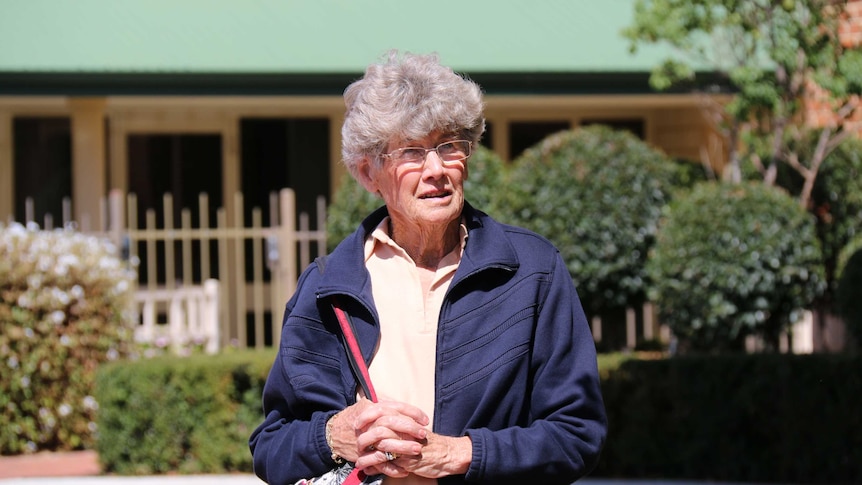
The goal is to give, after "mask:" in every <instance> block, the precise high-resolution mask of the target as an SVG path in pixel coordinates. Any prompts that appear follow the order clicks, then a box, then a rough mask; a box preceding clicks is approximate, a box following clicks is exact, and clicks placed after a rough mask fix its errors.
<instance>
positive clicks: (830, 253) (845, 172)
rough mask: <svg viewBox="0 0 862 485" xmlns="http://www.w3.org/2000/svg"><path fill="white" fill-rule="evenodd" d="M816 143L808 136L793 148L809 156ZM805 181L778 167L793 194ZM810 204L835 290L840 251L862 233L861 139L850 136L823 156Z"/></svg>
mask: <svg viewBox="0 0 862 485" xmlns="http://www.w3.org/2000/svg"><path fill="white" fill-rule="evenodd" d="M816 143H817V140H816V139H815V138H813V137H812V138H808V139H806V140H805V141H804V142H802V143H798V144H794V150H795V151H797V152H798V153H800V154H801V156H802V157H803V158H807V157H809V156H810V153H811V152H812V151H813V150H814V147H815V145H816ZM797 145H798V147H797ZM803 182H804V181H803V180H802V177H800V176H799V174H798V173H796V172H795V171H793V170H790V169H788V168H787V167H786V166H783V165H782V166H780V167H779V173H778V179H777V183H778V184H779V185H780V186H781V187H784V188H785V189H787V190H788V191H789V192H790V193H794V194H795V193H799V192H800V190H801V187H802V184H803ZM810 203H811V213H812V214H814V216H815V217H816V218H817V237H818V239H819V240H820V245H821V248H822V250H823V264H824V269H825V271H826V277H827V281H828V282H829V289H830V290H832V291H834V290H835V285H836V284H837V282H838V280H837V278H838V271H837V269H836V265H837V264H838V262H837V258H838V254H839V252H840V251H841V250H842V248H844V247H845V246H846V245H847V244H848V242H849V241H850V240H851V239H853V238H854V237H855V236H857V235H859V234H862V141H860V140H859V139H856V138H849V139H847V140H845V141H844V142H843V143H841V144H840V145H838V147H837V148H836V149H835V150H834V151H832V152H831V153H830V154H829V155H828V156H827V157H826V158H825V159H824V161H823V165H822V166H821V168H820V174H819V175H818V177H817V180H816V181H815V183H814V188H813V190H812V192H811V201H810Z"/></svg>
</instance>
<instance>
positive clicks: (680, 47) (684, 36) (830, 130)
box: [623, 0, 862, 206]
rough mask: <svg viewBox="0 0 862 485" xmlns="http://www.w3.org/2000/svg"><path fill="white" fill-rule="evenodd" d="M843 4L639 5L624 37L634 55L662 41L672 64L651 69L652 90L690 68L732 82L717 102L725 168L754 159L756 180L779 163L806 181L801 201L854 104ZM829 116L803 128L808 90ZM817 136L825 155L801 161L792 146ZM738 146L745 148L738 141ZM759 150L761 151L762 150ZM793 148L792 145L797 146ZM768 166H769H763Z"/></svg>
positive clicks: (861, 80)
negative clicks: (728, 96)
mask: <svg viewBox="0 0 862 485" xmlns="http://www.w3.org/2000/svg"><path fill="white" fill-rule="evenodd" d="M844 4H845V2H835V1H833V0H785V1H781V2H778V1H750V0H749V1H740V0H701V1H697V2H692V1H689V0H637V1H636V3H635V20H634V22H633V24H632V25H631V26H630V27H628V28H627V29H626V30H625V31H624V33H623V34H624V35H625V36H626V37H627V38H628V39H629V41H630V48H631V49H632V50H633V51H634V50H637V48H638V47H640V46H641V45H643V44H654V43H666V44H669V45H671V46H673V47H674V48H675V50H676V51H677V55H675V56H674V58H673V59H670V60H667V61H662V62H661V63H659V64H657V65H656V66H655V68H654V70H653V75H652V78H651V82H652V85H653V87H655V88H656V89H668V88H670V87H672V86H675V85H680V83H682V82H684V81H685V82H688V81H690V80H691V79H692V78H693V77H694V75H693V74H692V73H694V72H695V71H697V72H710V73H716V72H717V73H719V74H721V75H723V76H724V77H726V78H727V79H728V80H730V83H731V85H732V88H733V91H734V96H733V99H732V100H731V101H730V102H729V103H726V104H725V105H724V112H725V115H726V116H725V117H724V119H723V121H722V122H721V124H722V125H723V126H721V127H719V128H721V129H722V131H724V132H726V133H727V139H726V141H727V142H728V144H729V145H730V151H729V154H730V159H729V160H728V162H729V163H728V166H727V169H728V170H729V174H730V175H731V177H730V178H731V179H732V180H734V181H738V170H739V168H740V167H739V160H741V159H745V158H747V157H748V156H750V155H752V154H759V155H760V156H761V158H762V159H763V160H764V161H765V163H764V165H765V166H764V167H763V170H762V171H761V176H766V178H765V180H766V181H767V182H771V180H770V179H769V175H768V174H772V173H774V169H775V165H776V164H779V163H784V164H787V165H788V166H789V167H791V168H793V169H794V170H796V171H798V172H799V173H800V174H802V175H804V176H805V177H806V178H808V179H809V184H808V185H805V186H804V188H805V190H803V191H802V192H801V193H800V194H799V195H800V201H801V203H802V205H803V206H807V205H808V203H809V198H810V193H809V192H808V188H809V187H810V182H811V181H813V180H814V179H816V178H817V177H818V167H819V164H820V162H821V161H822V157H823V156H824V155H826V154H828V152H829V151H830V150H831V149H832V148H834V146H835V145H836V144H837V143H838V141H839V140H840V138H841V137H843V135H844V134H845V131H846V130H847V129H848V127H847V126H846V124H847V122H848V121H850V120H851V119H852V118H851V115H852V113H853V109H850V108H852V107H853V106H854V103H855V100H854V96H857V95H859V94H860V93H862V48H860V47H858V46H857V47H853V48H850V47H845V46H844V45H843V44H842V42H840V40H839V38H838V37H839V32H838V28H839V24H840V22H841V19H842V16H843V15H844V8H845V5H844ZM815 83H816V84H817V85H818V86H819V87H820V88H822V91H821V92H822V94H824V95H820V93H818V99H819V100H822V102H823V103H824V104H825V106H824V107H825V108H827V109H828V108H831V109H832V112H833V115H834V118H833V120H830V123H827V124H826V125H825V126H823V127H814V126H812V125H809V124H807V123H806V116H805V110H806V109H808V108H807V107H808V104H807V101H810V100H811V99H812V96H811V93H810V90H811V86H812V84H815ZM811 132H816V133H818V134H822V135H823V136H824V142H827V143H826V144H825V145H824V147H825V150H821V151H810V152H809V153H808V154H807V155H806V156H804V157H802V156H799V155H800V153H799V152H797V151H795V148H794V147H793V146H792V145H793V143H794V140H800V139H804V138H805V137H806V135H807V134H808V133H811ZM737 140H742V141H743V143H741V144H738V143H737ZM763 147H768V148H767V150H768V151H767V153H766V154H765V155H764V154H762V153H760V151H761V150H762V148H763ZM797 148H798V147H797ZM767 165H768V166H767Z"/></svg>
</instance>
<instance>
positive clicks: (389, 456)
mask: <svg viewBox="0 0 862 485" xmlns="http://www.w3.org/2000/svg"><path fill="white" fill-rule="evenodd" d="M383 454H384V455H386V461H392V460H394V459H396V458H398V455H397V454H396V453H392V452H390V451H384V452H383Z"/></svg>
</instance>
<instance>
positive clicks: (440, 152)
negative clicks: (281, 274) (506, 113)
mask: <svg viewBox="0 0 862 485" xmlns="http://www.w3.org/2000/svg"><path fill="white" fill-rule="evenodd" d="M344 98H345V102H346V105H347V112H346V118H345V121H344V126H343V128H342V136H343V146H342V151H343V156H344V163H345V164H346V165H347V168H348V169H349V171H350V173H351V175H352V176H353V177H355V178H356V179H357V180H358V181H359V182H360V183H361V184H362V185H363V186H364V187H365V188H366V189H367V190H369V191H371V192H373V193H375V194H378V195H379V196H380V197H381V198H382V199H383V202H384V203H385V206H384V207H381V208H380V209H378V210H377V211H375V212H374V213H372V214H371V215H369V216H368V217H367V218H366V219H365V220H364V221H363V222H362V224H361V225H360V227H359V228H358V229H357V230H356V232H355V233H354V234H353V235H351V236H349V237H347V238H346V239H345V240H344V241H342V242H341V244H340V245H339V246H338V247H337V248H336V249H335V250H334V251H333V252H332V254H330V255H329V256H328V259H327V262H326V265H325V266H324V268H323V270H321V267H320V266H319V265H311V266H310V267H309V268H308V269H306V271H305V272H304V273H303V275H302V276H301V278H300V280H299V283H298V288H297V290H296V293H295V294H294V295H293V296H292V298H291V299H290V301H289V302H288V303H287V307H286V310H285V315H284V323H283V327H282V335H281V348H280V349H279V352H278V354H277V356H276V359H275V363H274V366H273V368H272V371H271V373H270V375H269V378H268V380H267V382H266V386H265V389H264V395H263V407H264V411H265V414H266V418H265V421H264V422H263V423H262V424H261V425H260V426H259V427H258V429H257V430H255V431H254V434H253V435H252V437H251V441H250V446H251V450H252V454H253V455H254V469H255V472H256V473H257V474H258V475H259V476H260V477H261V478H262V479H263V480H265V481H267V482H268V483H272V484H290V483H294V482H296V481H297V480H300V479H303V478H310V477H314V476H319V475H321V474H323V473H324V472H326V471H327V470H329V469H332V468H333V467H335V466H336V463H340V462H341V461H342V460H346V461H349V462H352V463H355V466H356V467H357V468H359V469H362V470H364V471H365V472H366V473H367V474H369V475H376V474H382V475H384V479H383V483H384V485H390V484H397V483H409V484H433V483H437V479H443V478H444V477H449V478H446V479H445V480H441V483H443V482H445V483H452V484H456V483H468V482H469V483H493V484H505V483H541V484H557V483H558V484H564V483H565V484H568V483H571V482H573V481H574V480H576V479H578V478H580V477H582V476H584V475H585V474H586V473H588V472H589V471H590V470H591V469H592V467H593V466H594V465H595V463H596V461H597V459H598V456H599V453H600V451H601V448H602V444H603V442H604V439H605V433H606V418H605V413H604V406H603V403H602V397H601V393H600V389H599V379H598V373H597V368H596V353H595V346H594V343H593V340H592V336H591V333H590V329H589V327H588V325H587V322H586V319H585V317H584V312H583V309H582V307H581V304H580V301H579V300H578V296H577V293H576V291H575V288H574V285H573V283H572V279H571V278H570V276H569V274H568V271H567V269H566V265H565V263H564V262H563V260H562V259H561V257H560V254H559V252H558V251H557V250H556V249H555V248H554V247H553V246H552V245H551V244H550V243H549V242H548V241H547V240H545V239H544V238H542V237H540V236H538V235H536V234H534V233H531V232H529V231H527V230H524V229H520V228H516V227H511V226H507V225H503V224H500V223H498V222H496V221H494V220H493V219H491V218H490V217H489V216H488V215H486V214H484V213H482V212H480V211H478V210H476V209H474V208H473V207H471V206H470V205H469V203H467V202H466V200H465V194H464V190H463V184H464V180H465V179H466V178H467V174H468V171H469V170H468V169H469V159H470V154H471V153H472V151H473V150H474V148H475V146H476V144H477V143H478V141H479V138H480V136H481V135H482V133H483V131H484V128H485V121H484V118H483V114H482V111H483V102H482V95H481V90H480V88H479V86H478V85H476V84H475V83H473V82H472V81H469V80H467V79H464V78H462V77H461V76H459V75H457V74H455V73H454V72H453V71H452V70H451V69H449V68H447V67H444V66H441V65H440V64H439V63H438V60H437V58H436V56H418V55H409V54H405V55H399V54H398V53H396V52H391V53H389V55H388V58H387V59H385V60H384V61H382V62H381V63H380V64H376V65H371V66H370V67H368V69H367V70H366V72H365V76H364V77H363V78H362V79H360V80H358V81H356V82H354V83H353V84H351V85H350V86H349V87H348V88H347V90H346V91H345V94H344ZM335 296H337V298H338V299H339V301H341V304H342V305H343V307H344V308H345V310H346V312H347V313H348V314H349V315H350V316H351V318H352V320H353V321H354V325H355V327H356V337H357V340H358V341H359V344H360V346H361V347H362V349H363V351H364V354H365V359H366V361H368V366H369V373H370V376H371V381H372V382H373V385H374V387H375V388H376V390H377V394H378V395H379V396H380V397H381V398H380V399H379V400H378V402H371V401H370V400H368V399H366V398H365V397H364V396H363V395H362V394H361V393H358V391H357V383H356V380H355V379H354V377H353V375H354V374H353V373H352V371H351V367H350V363H349V361H348V357H347V353H346V351H345V349H344V347H343V346H342V344H341V340H340V335H339V332H340V329H339V326H338V324H337V323H335V322H336V317H335V314H334V312H333V310H332V307H331V305H330V304H331V298H332V297H335Z"/></svg>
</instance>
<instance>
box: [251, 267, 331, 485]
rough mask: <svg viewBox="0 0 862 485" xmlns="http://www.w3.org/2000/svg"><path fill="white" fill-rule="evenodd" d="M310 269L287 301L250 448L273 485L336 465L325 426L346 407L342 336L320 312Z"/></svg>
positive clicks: (260, 473)
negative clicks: (338, 357)
mask: <svg viewBox="0 0 862 485" xmlns="http://www.w3.org/2000/svg"><path fill="white" fill-rule="evenodd" d="M310 271H311V270H307V271H306V272H305V273H304V274H303V277H301V278H300V280H299V282H298V285H297V291H296V292H295V293H294V296H293V297H292V298H291V299H290V301H289V302H288V303H287V305H286V308H285V313H284V321H283V323H282V333H281V341H280V344H279V350H278V355H277V356H276V357H275V362H274V363H273V366H272V369H271V370H270V373H269V376H268V377H267V380H266V384H265V385H264V389H263V412H264V421H263V423H262V424H261V425H260V426H258V428H257V429H256V430H255V431H254V432H253V433H252V435H251V438H250V440H249V447H250V449H251V453H252V456H253V462H254V472H255V474H257V476H258V477H260V478H261V479H262V480H264V481H265V482H267V483H269V484H274V485H279V484H292V483H295V482H296V481H297V480H299V479H302V478H312V477H315V476H318V475H321V474H323V473H325V472H326V471H328V470H330V469H331V468H332V467H334V466H335V463H334V462H333V461H332V459H331V452H330V450H329V446H328V445H327V444H326V438H325V424H326V421H327V419H329V417H330V416H332V415H333V414H335V412H336V411H337V410H340V409H343V408H344V407H345V406H346V405H347V402H346V398H345V396H344V393H343V391H342V388H343V386H342V384H341V379H340V378H339V375H340V374H339V368H340V367H339V363H338V362H337V360H336V358H335V357H332V356H336V355H339V353H338V351H337V350H335V351H332V352H328V351H331V350H332V348H333V346H337V345H339V343H338V341H337V336H335V335H333V334H332V333H331V332H328V331H326V329H325V328H324V326H323V324H322V323H321V321H320V315H319V312H317V311H316V295H315V294H314V291H313V290H311V289H310V288H313V287H314V285H310V284H309V283H308V275H309V272H310Z"/></svg>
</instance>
